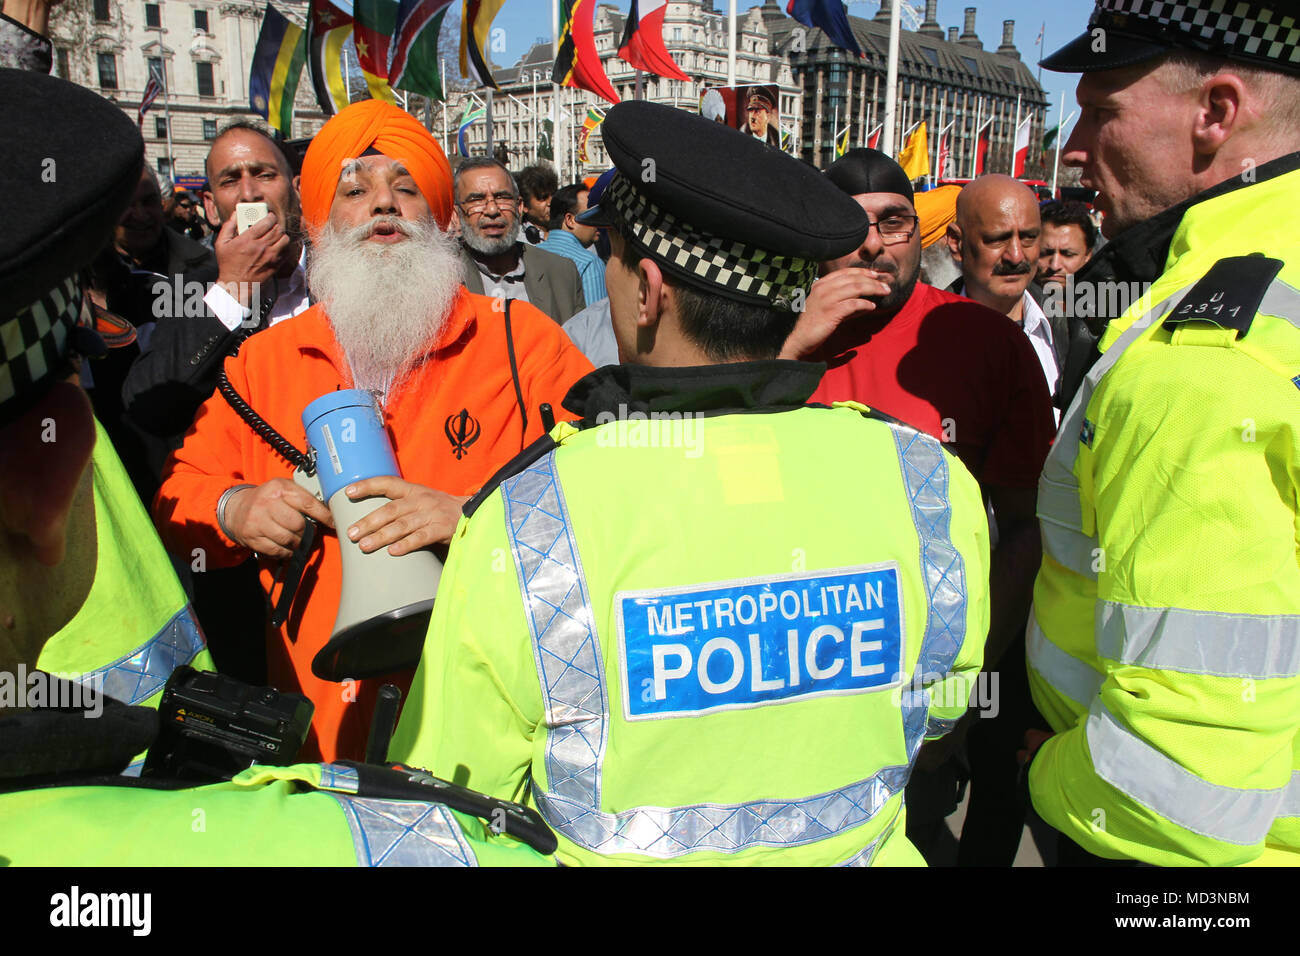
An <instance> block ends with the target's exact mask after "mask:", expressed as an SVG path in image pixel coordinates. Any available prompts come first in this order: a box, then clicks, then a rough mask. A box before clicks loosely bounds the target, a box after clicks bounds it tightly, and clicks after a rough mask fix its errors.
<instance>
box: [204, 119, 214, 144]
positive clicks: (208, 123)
mask: <svg viewBox="0 0 1300 956" xmlns="http://www.w3.org/2000/svg"><path fill="white" fill-rule="evenodd" d="M203 138H204V139H206V140H213V139H216V138H217V121H216V120H206V119H205V120H204V121H203Z"/></svg>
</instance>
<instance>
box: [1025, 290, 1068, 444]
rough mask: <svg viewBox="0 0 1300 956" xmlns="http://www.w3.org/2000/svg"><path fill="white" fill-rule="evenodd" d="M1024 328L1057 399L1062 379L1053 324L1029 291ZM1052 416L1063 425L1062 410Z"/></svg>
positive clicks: (1051, 390) (1048, 386) (1048, 387)
mask: <svg viewBox="0 0 1300 956" xmlns="http://www.w3.org/2000/svg"><path fill="white" fill-rule="evenodd" d="M1022 328H1023V329H1024V330H1025V335H1027V336H1029V344H1030V345H1032V346H1033V347H1034V352H1035V353H1036V354H1037V355H1038V364H1039V365H1041V366H1042V367H1043V377H1044V378H1046V379H1047V393H1048V394H1049V395H1051V396H1052V397H1053V398H1055V397H1056V383H1057V382H1058V381H1059V380H1060V377H1061V367H1060V366H1059V365H1057V364H1056V348H1055V345H1054V343H1053V342H1052V323H1051V322H1048V321H1047V316H1046V315H1044V314H1043V310H1042V309H1041V308H1039V307H1038V303H1037V302H1035V301H1034V297H1033V296H1031V295H1030V294H1029V291H1028V290H1025V292H1024V323H1023V325H1022ZM1052 414H1053V415H1055V416H1056V424H1058V425H1059V424H1061V410H1060V409H1059V408H1056V407H1053V408H1052Z"/></svg>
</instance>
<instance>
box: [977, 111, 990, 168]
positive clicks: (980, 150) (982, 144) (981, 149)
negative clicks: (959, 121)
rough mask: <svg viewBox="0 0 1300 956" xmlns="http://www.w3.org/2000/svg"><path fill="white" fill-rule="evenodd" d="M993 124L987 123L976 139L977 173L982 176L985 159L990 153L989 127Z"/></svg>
mask: <svg viewBox="0 0 1300 956" xmlns="http://www.w3.org/2000/svg"><path fill="white" fill-rule="evenodd" d="M992 125H993V124H992V123H991V122H989V123H986V124H985V125H984V127H983V128H982V129H981V130H980V131H979V136H978V137H977V138H976V140H975V175H976V176H981V175H983V173H984V160H985V159H986V158H987V157H988V154H989V127H990V126H992Z"/></svg>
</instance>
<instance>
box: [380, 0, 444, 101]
mask: <svg viewBox="0 0 1300 956" xmlns="http://www.w3.org/2000/svg"><path fill="white" fill-rule="evenodd" d="M451 4H452V0H402V2H401V5H400V6H399V7H398V10H397V28H396V30H395V32H394V34H393V47H392V49H393V58H392V60H391V62H390V63H389V64H388V84H389V86H391V87H392V88H393V89H395V90H407V91H408V92H411V93H419V94H420V95H421V96H427V97H429V98H431V99H435V100H440V99H442V98H443V95H444V94H443V90H442V77H441V75H440V74H439V71H438V36H439V34H440V33H441V32H442V21H443V20H444V19H445V18H446V16H447V10H448V9H449V8H450V7H451Z"/></svg>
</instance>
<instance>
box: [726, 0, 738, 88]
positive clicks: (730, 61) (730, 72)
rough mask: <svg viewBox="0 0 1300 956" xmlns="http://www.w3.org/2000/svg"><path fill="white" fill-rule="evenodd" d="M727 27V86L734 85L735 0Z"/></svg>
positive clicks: (734, 0)
mask: <svg viewBox="0 0 1300 956" xmlns="http://www.w3.org/2000/svg"><path fill="white" fill-rule="evenodd" d="M730 9H731V16H730V19H729V20H728V27H727V85H728V86H731V87H734V86H735V85H736V0H731V6H730Z"/></svg>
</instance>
